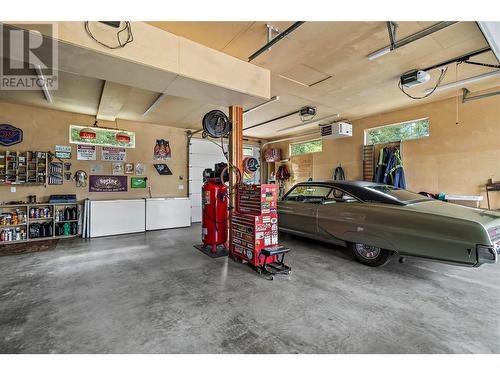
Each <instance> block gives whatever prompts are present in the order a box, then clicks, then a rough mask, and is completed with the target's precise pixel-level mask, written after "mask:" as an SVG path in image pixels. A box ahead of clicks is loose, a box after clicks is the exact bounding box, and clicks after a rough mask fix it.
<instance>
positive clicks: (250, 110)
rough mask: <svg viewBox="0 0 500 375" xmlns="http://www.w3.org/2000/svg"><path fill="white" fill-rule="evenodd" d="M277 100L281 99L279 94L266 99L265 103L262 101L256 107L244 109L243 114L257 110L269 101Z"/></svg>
mask: <svg viewBox="0 0 500 375" xmlns="http://www.w3.org/2000/svg"><path fill="white" fill-rule="evenodd" d="M277 100H280V97H279V96H273V97H272V98H271V99H269V100H268V101H266V102H264V103H260V104H258V105H256V106H255V107H252V108H249V109H247V110H246V111H243V114H247V113H250V112H252V111H255V110H256V109H259V108H262V107H264V106H266V105H268V104H269V103H272V102H274V101H277Z"/></svg>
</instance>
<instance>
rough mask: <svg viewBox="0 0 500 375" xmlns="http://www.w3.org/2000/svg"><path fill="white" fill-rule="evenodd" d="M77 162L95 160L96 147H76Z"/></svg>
mask: <svg viewBox="0 0 500 375" xmlns="http://www.w3.org/2000/svg"><path fill="white" fill-rule="evenodd" d="M76 159H77V160H96V147H95V146H91V145H78V146H76Z"/></svg>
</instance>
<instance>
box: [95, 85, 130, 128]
mask: <svg viewBox="0 0 500 375" xmlns="http://www.w3.org/2000/svg"><path fill="white" fill-rule="evenodd" d="M131 89H132V88H131V87H130V86H125V85H121V84H119V83H114V82H110V81H105V82H104V85H103V88H102V93H101V99H100V100H99V106H98V108H97V114H96V117H97V119H98V120H106V121H115V120H116V117H118V115H119V114H120V111H121V110H122V108H123V105H124V104H125V101H126V100H127V98H128V96H129V94H130V90H131Z"/></svg>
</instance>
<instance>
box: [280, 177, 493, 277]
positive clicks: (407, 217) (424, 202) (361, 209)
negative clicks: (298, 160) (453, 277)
mask: <svg viewBox="0 0 500 375" xmlns="http://www.w3.org/2000/svg"><path fill="white" fill-rule="evenodd" d="M278 213H279V229H280V231H283V232H288V233H292V234H296V235H299V236H303V237H309V238H313V239H317V240H320V241H324V242H328V243H331V244H335V245H342V246H348V248H349V249H350V252H351V253H352V255H353V257H354V258H355V259H356V260H357V261H359V262H361V263H363V264H366V265H368V266H374V267H376V266H382V265H384V264H386V263H387V262H388V261H389V260H390V258H391V257H392V256H393V255H394V254H397V255H398V256H400V259H402V258H403V257H405V256H415V257H422V258H427V259H431V260H437V261H444V262H447V263H453V264H458V265H465V266H474V267H477V266H480V265H481V264H484V263H496V262H497V259H498V254H499V253H500V213H499V212H495V211H490V210H484V209H475V208H469V207H464V206H460V205H455V204H451V203H447V202H442V201H439V200H435V199H432V198H428V197H425V196H423V195H420V194H417V193H414V192H411V191H408V190H404V189H399V188H395V187H393V186H389V185H384V184H378V183H373V182H366V181H308V182H303V183H299V184H296V185H295V186H293V187H292V188H291V189H290V190H289V191H288V192H287V193H286V194H285V195H284V197H283V198H282V199H281V200H280V201H279V202H278Z"/></svg>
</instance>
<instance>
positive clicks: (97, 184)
mask: <svg viewBox="0 0 500 375" xmlns="http://www.w3.org/2000/svg"><path fill="white" fill-rule="evenodd" d="M127 179H128V178H127V176H99V175H91V176H90V178H89V191H90V192H94V193H116V192H121V191H127V190H128V186H127V182H128V181H127Z"/></svg>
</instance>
